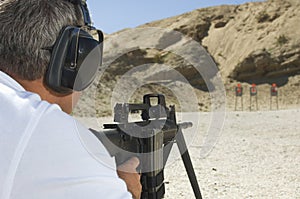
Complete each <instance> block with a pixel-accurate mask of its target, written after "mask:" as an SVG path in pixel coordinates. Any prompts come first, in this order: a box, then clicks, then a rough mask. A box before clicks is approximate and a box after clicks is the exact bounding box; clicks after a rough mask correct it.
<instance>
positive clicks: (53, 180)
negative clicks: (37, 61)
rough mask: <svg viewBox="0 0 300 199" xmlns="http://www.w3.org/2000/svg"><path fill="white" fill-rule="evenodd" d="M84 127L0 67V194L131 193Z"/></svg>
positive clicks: (8, 198) (90, 197)
mask: <svg viewBox="0 0 300 199" xmlns="http://www.w3.org/2000/svg"><path fill="white" fill-rule="evenodd" d="M115 167H116V166H115V163H114V159H113V158H111V157H110V156H109V154H108V152H107V151H106V149H105V148H104V146H103V145H102V144H101V143H100V142H99V141H98V140H97V138H96V137H95V136H94V135H93V134H92V133H90V132H89V131H88V129H87V128H85V127H83V126H82V125H81V124H79V123H78V122H77V121H76V120H75V119H73V118H72V117H71V116H69V115H67V114H65V113H64V112H63V111H62V110H61V109H60V107H59V106H58V105H53V104H49V103H48V102H46V101H42V100H41V98H40V97H39V95H37V94H34V93H31V92H27V91H25V90H24V88H22V86H20V85H19V84H18V83H17V82H16V81H15V80H13V79H12V78H11V77H9V76H8V75H6V74H5V73H3V72H1V71H0V199H83V198H84V199H85V198H87V199H100V198H105V199H116V198H118V199H119V198H132V196H131V194H130V193H129V192H128V191H127V188H126V184H125V182H124V181H123V180H121V179H119V178H118V176H117V173H116V168H115Z"/></svg>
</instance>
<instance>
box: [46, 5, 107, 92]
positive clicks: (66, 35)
mask: <svg viewBox="0 0 300 199" xmlns="http://www.w3.org/2000/svg"><path fill="white" fill-rule="evenodd" d="M69 2H71V3H73V4H75V5H78V6H79V7H80V9H81V11H82V14H83V18H84V23H85V26H83V27H76V26H67V27H65V28H64V29H63V30H62V31H61V33H60V35H59V37H58V38H57V39H56V41H55V44H54V46H53V47H52V48H51V58H50V63H49V66H48V69H47V72H46V76H45V82H46V84H47V86H48V87H50V88H51V89H53V90H54V91H56V92H59V93H63V94H67V93H70V92H72V91H73V90H75V91H82V90H84V89H85V88H87V87H88V86H89V85H90V84H91V83H92V82H93V80H94V78H95V75H96V72H97V71H98V68H99V66H100V65H101V64H102V55H103V39H104V38H103V33H102V32H101V31H100V30H97V29H96V28H94V27H93V26H92V25H91V18H90V15H89V11H88V8H87V4H86V1H85V0H69ZM89 32H95V33H96V34H97V36H98V40H96V39H94V38H93V36H94V35H91V33H89Z"/></svg>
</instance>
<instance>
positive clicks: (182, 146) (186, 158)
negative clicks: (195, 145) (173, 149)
mask: <svg viewBox="0 0 300 199" xmlns="http://www.w3.org/2000/svg"><path fill="white" fill-rule="evenodd" d="M176 141H177V146H178V149H179V151H180V154H181V158H182V161H183V164H184V167H185V170H186V172H187V174H188V177H189V180H190V183H191V185H192V188H193V191H194V194H195V197H196V199H202V196H201V192H200V188H199V185H198V181H197V178H196V174H195V171H194V168H193V165H192V161H191V158H190V155H189V152H188V149H187V146H186V143H185V140H184V137H183V134H182V130H181V128H179V130H178V133H177V135H176Z"/></svg>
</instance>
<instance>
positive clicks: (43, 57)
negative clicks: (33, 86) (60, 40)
mask: <svg viewBox="0 0 300 199" xmlns="http://www.w3.org/2000/svg"><path fill="white" fill-rule="evenodd" d="M82 23H83V22H82V14H81V11H80V9H79V8H78V6H75V5H73V4H72V3H69V2H68V1H67V0H0V70H1V71H4V72H6V73H8V74H10V75H15V76H17V77H18V78H21V79H25V80H36V79H39V78H41V77H43V76H44V75H45V72H46V70H47V66H48V64H49V61H50V55H51V52H50V51H49V50H45V48H46V47H51V46H53V45H54V43H55V40H56V38H57V37H58V35H59V34H60V31H61V30H62V29H63V28H64V27H65V26H68V25H74V26H76V25H77V26H78V25H82Z"/></svg>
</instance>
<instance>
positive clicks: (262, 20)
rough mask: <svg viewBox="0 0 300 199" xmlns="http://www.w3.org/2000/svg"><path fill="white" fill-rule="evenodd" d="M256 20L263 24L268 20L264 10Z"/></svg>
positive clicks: (268, 17)
mask: <svg viewBox="0 0 300 199" xmlns="http://www.w3.org/2000/svg"><path fill="white" fill-rule="evenodd" d="M256 19H257V22H258V23H263V22H266V21H268V20H269V19H270V15H269V14H268V13H267V12H266V11H265V10H264V11H261V12H259V13H258V15H257V17H256Z"/></svg>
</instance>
